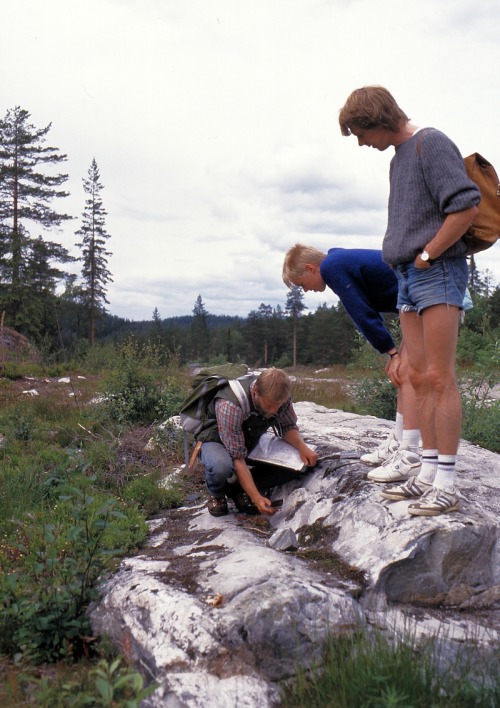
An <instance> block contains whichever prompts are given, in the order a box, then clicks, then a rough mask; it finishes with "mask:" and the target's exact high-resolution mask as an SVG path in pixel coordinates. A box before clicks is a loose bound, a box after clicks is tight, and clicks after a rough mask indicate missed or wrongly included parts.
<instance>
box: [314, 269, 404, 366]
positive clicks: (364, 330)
mask: <svg viewBox="0 0 500 708" xmlns="http://www.w3.org/2000/svg"><path fill="white" fill-rule="evenodd" d="M324 277H325V282H326V284H327V285H328V287H329V288H331V289H332V290H333V292H334V293H335V294H336V295H337V297H338V298H339V300H340V302H341V303H342V305H343V306H344V308H345V310H346V312H347V314H348V315H349V317H350V318H351V320H352V321H353V322H354V324H355V326H356V329H357V330H358V331H359V332H360V333H361V334H362V335H363V337H364V338H365V339H366V340H367V341H368V342H369V343H370V344H371V345H372V347H373V348H374V349H376V350H377V351H378V352H379V353H380V354H385V353H388V352H389V351H392V350H393V349H395V348H396V347H395V345H394V340H393V338H392V337H391V334H390V332H389V331H388V329H387V327H386V326H385V323H384V318H383V317H382V315H381V314H380V312H378V311H376V310H375V309H374V308H373V307H372V305H371V303H370V296H369V294H368V293H367V292H366V289H365V288H366V286H364V287H363V286H362V285H361V283H360V282H359V279H358V278H357V277H356V274H355V273H354V272H352V271H348V270H347V268H345V267H344V270H342V271H341V270H340V268H339V267H337V270H336V271H335V272H333V273H325V274H324ZM391 277H393V276H391ZM395 304H396V303H395V302H394V306H395Z"/></svg>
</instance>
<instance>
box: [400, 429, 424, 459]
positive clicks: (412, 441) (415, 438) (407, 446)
mask: <svg viewBox="0 0 500 708" xmlns="http://www.w3.org/2000/svg"><path fill="white" fill-rule="evenodd" d="M419 444H420V430H418V429H417V430H403V437H402V438H401V448H402V449H403V450H408V452H415V453H416V454H417V455H418V453H419Z"/></svg>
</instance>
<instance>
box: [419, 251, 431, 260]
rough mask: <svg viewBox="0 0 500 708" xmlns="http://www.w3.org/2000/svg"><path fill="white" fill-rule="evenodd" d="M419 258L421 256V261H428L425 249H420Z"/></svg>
mask: <svg viewBox="0 0 500 708" xmlns="http://www.w3.org/2000/svg"><path fill="white" fill-rule="evenodd" d="M420 258H421V259H422V260H423V261H428V260H429V254H428V253H427V251H422V253H421V254H420Z"/></svg>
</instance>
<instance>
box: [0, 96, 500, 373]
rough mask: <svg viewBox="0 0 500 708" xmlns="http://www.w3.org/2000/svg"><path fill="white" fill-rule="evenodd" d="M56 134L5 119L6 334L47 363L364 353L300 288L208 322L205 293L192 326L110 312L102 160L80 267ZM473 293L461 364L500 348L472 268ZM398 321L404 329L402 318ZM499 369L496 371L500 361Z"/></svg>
mask: <svg viewBox="0 0 500 708" xmlns="http://www.w3.org/2000/svg"><path fill="white" fill-rule="evenodd" d="M50 127H51V126H50V124H49V125H48V126H45V127H44V128H37V127H35V126H34V125H33V124H32V123H31V122H30V114H29V113H28V112H27V111H26V110H24V109H22V108H20V107H16V108H14V109H11V110H8V111H7V113H6V115H5V116H4V117H3V118H2V119H0V327H2V326H5V327H9V328H11V329H14V330H16V331H17V332H19V333H20V334H23V335H25V336H26V337H27V338H28V339H29V340H30V342H31V343H32V344H33V345H34V346H35V347H36V348H37V350H38V351H39V352H40V354H41V356H42V358H44V359H46V360H52V361H54V360H55V361H62V360H70V359H78V358H82V359H83V358H84V357H85V356H86V354H87V353H88V351H89V349H90V348H92V347H95V346H99V345H108V344H110V343H112V344H119V343H120V342H122V341H124V340H125V339H126V338H127V337H128V336H130V335H133V336H134V337H136V338H137V340H138V342H139V343H146V342H149V343H154V344H155V345H156V346H158V349H159V352H160V354H161V356H163V357H164V358H166V359H168V358H172V357H173V356H175V357H176V359H177V360H178V361H180V362H181V363H187V362H207V361H210V362H216V361H245V362H247V363H248V364H249V365H251V366H268V365H275V366H283V367H286V366H294V365H296V364H314V365H325V366H326V365H329V364H347V363H349V362H350V361H352V360H353V358H354V359H355V358H356V357H357V356H358V355H359V351H360V349H362V348H363V346H364V345H363V342H362V341H361V338H360V337H359V336H358V335H357V333H356V330H355V328H354V326H353V324H352V322H351V320H350V319H349V317H348V315H347V313H346V312H345V310H344V308H343V306H342V305H341V304H334V305H330V304H327V303H324V304H323V305H321V306H319V307H318V308H317V309H316V311H315V312H306V310H307V308H306V307H305V305H304V303H303V292H302V291H301V289H300V288H297V287H293V288H292V289H291V290H290V291H289V292H288V296H287V299H286V303H284V305H283V307H281V306H280V305H278V306H276V307H272V306H271V305H269V304H265V303H264V302H262V303H261V305H260V306H259V307H258V308H257V310H253V311H251V312H249V313H248V315H247V316H246V317H229V316H225V315H213V314H211V313H209V312H207V310H206V308H205V305H204V303H203V299H202V295H201V294H199V295H198V297H197V298H196V300H195V301H194V304H193V310H192V313H191V314H189V315H185V316H182V317H173V318H168V319H162V317H161V314H160V312H159V311H158V309H157V308H155V310H154V312H153V313H152V318H151V320H147V321H142V322H134V321H130V320H127V319H124V318H120V317H117V316H114V315H112V314H110V313H109V312H108V310H107V308H106V306H107V305H108V304H109V303H108V300H107V286H108V284H109V283H110V282H112V280H113V275H112V273H111V272H110V270H109V268H108V258H109V256H110V255H112V254H111V252H110V251H109V250H107V249H108V241H109V238H110V234H108V232H107V230H106V216H107V212H106V210H105V209H104V205H103V201H102V198H101V191H102V189H103V185H102V183H101V181H100V174H99V168H98V165H97V162H96V160H95V158H93V159H92V160H91V163H90V168H89V170H88V174H87V176H86V177H85V178H82V182H83V194H82V213H81V217H80V219H79V221H78V224H76V225H75V232H74V233H75V246H76V247H77V248H78V249H79V256H78V257H76V258H75V257H73V256H70V255H69V252H68V251H67V249H65V248H64V247H63V246H62V245H61V244H60V243H58V241H57V239H56V235H57V233H58V232H59V227H60V225H61V224H62V223H63V222H66V221H68V220H71V219H73V218H74V217H73V216H71V215H68V214H65V213H64V211H60V210H56V209H55V207H54V203H55V202H56V201H58V202H60V201H61V199H64V198H65V197H67V196H68V193H67V192H66V191H64V189H63V185H64V183H65V182H66V180H67V178H68V175H67V174H65V173H64V172H61V171H60V166H61V165H62V164H63V163H64V162H65V161H66V159H67V157H66V155H65V154H63V153H61V152H60V151H59V149H58V148H56V147H50V146H47V144H46V142H47V136H48V133H49V131H50ZM75 261H78V262H79V263H80V264H81V270H80V273H79V274H75V273H68V272H67V271H66V270H65V265H66V264H68V263H74V262H75ZM469 288H470V291H471V295H472V299H473V302H474V308H473V309H472V310H470V311H469V312H468V314H467V316H466V320H465V324H464V326H463V328H462V332H461V350H460V351H461V357H462V361H465V362H467V361H470V362H474V361H477V357H476V353H477V352H484V351H493V352H495V351H496V349H495V347H496V348H498V341H499V339H500V337H499V329H500V289H499V288H498V287H495V286H494V284H492V279H491V274H489V272H488V271H486V273H484V274H483V273H481V272H479V271H478V270H477V268H476V265H475V263H474V260H473V259H471V273H470V282H469ZM263 299H265V293H263ZM388 322H389V324H390V326H392V327H396V326H397V323H396V320H395V318H394V317H393V318H392V322H391V318H388ZM489 361H495V354H493V359H492V358H491V357H490V358H489Z"/></svg>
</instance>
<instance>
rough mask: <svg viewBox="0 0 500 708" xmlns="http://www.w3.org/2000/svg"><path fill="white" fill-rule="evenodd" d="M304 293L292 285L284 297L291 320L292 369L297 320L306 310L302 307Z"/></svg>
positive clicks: (295, 360)
mask: <svg viewBox="0 0 500 708" xmlns="http://www.w3.org/2000/svg"><path fill="white" fill-rule="evenodd" d="M303 300H304V293H303V291H302V288H301V287H300V285H292V287H291V288H290V290H289V291H288V294H287V297H286V305H285V310H286V311H287V313H288V315H289V317H291V319H292V336H293V368H295V367H296V366H297V320H298V319H299V317H300V316H301V314H302V311H303V310H307V307H306V306H305V305H304V302H303Z"/></svg>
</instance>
